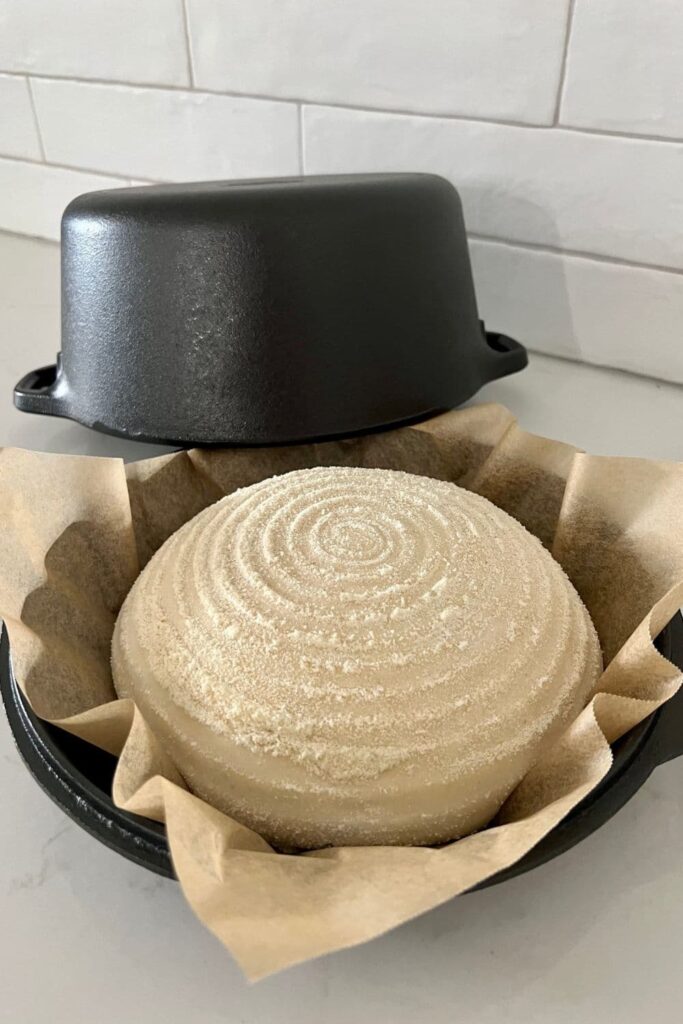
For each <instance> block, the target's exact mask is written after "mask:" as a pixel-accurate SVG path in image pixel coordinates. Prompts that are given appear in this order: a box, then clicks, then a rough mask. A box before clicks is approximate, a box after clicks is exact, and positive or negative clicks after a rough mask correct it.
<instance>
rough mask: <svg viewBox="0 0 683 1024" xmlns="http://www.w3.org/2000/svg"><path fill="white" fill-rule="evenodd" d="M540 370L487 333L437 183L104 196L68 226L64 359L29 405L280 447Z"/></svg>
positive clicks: (44, 373)
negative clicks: (510, 375)
mask: <svg viewBox="0 0 683 1024" xmlns="http://www.w3.org/2000/svg"><path fill="white" fill-rule="evenodd" d="M525 365H526V353H525V350H524V348H523V347H522V346H521V345H519V344H518V343H517V342H515V341H512V340H511V339H510V338H506V337H505V336H503V335H500V334H492V333H487V332H485V331H484V329H483V325H482V324H481V323H480V320H479V317H478V313H477V304H476V299H475V294H474V285H473V281H472V271H471V267H470V259H469V252H468V248H467V239H466V235H465V225H464V222H463V216H462V209H461V205H460V200H459V198H458V194H457V192H456V191H455V189H454V188H453V186H452V185H451V184H450V183H449V182H447V181H445V180H444V179H443V178H440V177H437V176H436V175H430V174H373V175H342V176H330V177H310V178H308V177H307V178H281V179H272V180H259V181H236V182H200V183H196V184H182V185H154V186H147V187H142V188H129V189H114V190H108V191H103V192H90V193H88V194H86V195H83V196H80V197H79V198H77V199H75V200H74V201H73V202H72V203H70V205H69V206H68V207H67V209H66V211H65V212H64V216H63V218H62V348H61V353H60V355H59V357H58V359H57V362H56V364H55V365H53V366H47V367H43V368H41V369H39V370H34V371H32V372H31V373H29V374H27V375H26V376H25V377H24V378H23V379H22V380H21V381H20V382H19V383H18V384H17V386H16V388H15V391H14V401H15V404H16V405H17V407H18V408H19V409H23V410H25V411H27V412H39V413H45V414H48V415H52V416H66V417H69V418H71V419H74V420H77V421H78V422H80V423H83V424H85V425H87V426H89V427H94V428H95V429H97V430H102V431H105V432H108V433H113V434H119V435H122V436H124V437H129V438H134V439H139V440H145V441H158V442H162V443H173V444H179V445H194V444H282V443H292V442H301V441H310V440H319V439H322V438H325V437H334V436H341V435H345V434H351V433H357V432H360V431H367V430H376V429H381V428H384V427H389V426H395V425H397V424H399V423H405V422H409V421H412V420H416V419H419V418H421V417H425V416H428V415H431V414H434V413H437V412H441V411H443V410H445V409H449V408H452V407H454V406H456V405H458V404H460V403H462V402H464V401H465V400H466V399H468V398H470V397H471V396H472V395H473V394H474V393H475V392H476V391H477V390H478V389H479V388H480V387H481V386H482V384H484V383H486V382H488V381H490V380H493V379H495V378H497V377H501V376H504V375H505V374H508V373H513V372H515V371H516V370H520V369H522V368H523V367H524V366H525Z"/></svg>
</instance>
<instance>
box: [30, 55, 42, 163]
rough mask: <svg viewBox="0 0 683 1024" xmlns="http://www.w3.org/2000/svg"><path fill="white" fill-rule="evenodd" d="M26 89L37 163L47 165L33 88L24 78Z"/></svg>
mask: <svg viewBox="0 0 683 1024" xmlns="http://www.w3.org/2000/svg"><path fill="white" fill-rule="evenodd" d="M26 88H27V89H28V98H29V102H30V104H31V111H32V112H33V123H34V125H35V128H36V134H37V136H38V148H39V149H40V160H39V161H37V162H38V163H43V164H44V163H47V156H46V155H45V143H44V142H43V133H42V131H41V129H40V120H39V118H38V110H37V108H36V98H35V96H34V95H33V87H32V85H31V79H30V77H29V76H28V75H27V76H26Z"/></svg>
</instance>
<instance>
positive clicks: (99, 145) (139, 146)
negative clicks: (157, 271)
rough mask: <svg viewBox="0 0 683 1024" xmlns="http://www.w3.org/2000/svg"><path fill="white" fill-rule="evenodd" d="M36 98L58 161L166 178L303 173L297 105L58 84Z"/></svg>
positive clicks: (45, 83) (46, 84) (36, 89)
mask: <svg viewBox="0 0 683 1024" xmlns="http://www.w3.org/2000/svg"><path fill="white" fill-rule="evenodd" d="M33 94H34V98H35V104H36V110H37V113H38V120H39V122H40V128H41V132H42V137H43V143H44V146H45V152H46V156H47V159H48V160H51V161H54V162H55V163H61V164H69V165H73V166H76V167H87V168H90V169H92V170H96V171H106V172H109V173H113V174H122V175H126V176H129V177H132V178H152V179H160V180H182V179H192V178H195V179H197V178H198V179H203V178H209V179H210V178H238V177H240V176H243V177H259V176H268V175H278V174H282V175H289V174H298V172H299V148H298V138H299V127H298V115H297V109H296V106H295V104H289V103H280V102H271V101H270V100H254V99H243V98H241V97H232V96H216V95H211V94H209V93H195V92H184V91H181V90H172V91H171V90H164V89H138V88H130V87H125V86H118V85H95V84H92V83H84V82H66V81H60V80H58V79H40V80H38V79H35V80H34V81H33Z"/></svg>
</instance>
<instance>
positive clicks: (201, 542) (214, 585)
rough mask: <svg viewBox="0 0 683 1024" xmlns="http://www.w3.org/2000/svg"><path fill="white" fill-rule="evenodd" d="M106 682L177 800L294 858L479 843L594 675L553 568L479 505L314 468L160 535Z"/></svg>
mask: <svg viewBox="0 0 683 1024" xmlns="http://www.w3.org/2000/svg"><path fill="white" fill-rule="evenodd" d="M112 665H113V672H114V682H115V685H116V689H117V691H118V693H119V694H120V695H122V696H131V697H133V698H134V699H135V701H136V702H137V704H138V706H139V708H140V710H141V711H142V714H143V715H144V717H145V718H146V720H147V721H148V723H149V724H150V726H151V727H152V729H153V731H154V732H155V734H156V735H157V737H158V738H159V740H160V741H161V743H162V744H163V745H164V747H165V749H166V750H167V751H168V753H169V754H170V755H171V757H172V759H173V760H174V762H175V763H176V765H177V767H178V769H179V770H180V772H181V773H182V775H183V777H184V778H185V780H186V781H187V784H188V786H189V787H190V789H191V790H192V791H193V792H195V793H196V794H198V795H199V796H201V797H203V798H204V799H205V800H207V801H208V802H209V803H211V804H213V805H214V806H215V807H218V808H219V809H221V810H223V811H225V812H226V813H228V814H230V815H231V816H233V817H234V818H235V819H237V820H238V821H240V822H242V823H244V824H245V825H248V826H250V827H251V828H253V829H255V830H256V831H257V832H259V833H260V834H261V835H262V836H264V837H265V838H266V839H268V840H269V841H270V842H272V843H273V844H275V845H277V846H279V847H281V848H285V849H296V848H311V847H319V846H324V845H328V844H334V845H361V844H377V843H394V844H398V843H400V844H426V843H438V842H443V841H446V840H449V839H453V838H456V837H458V836H461V835H464V834H466V833H468V832H471V831H473V830H474V829H477V828H480V827H481V826H483V825H484V824H486V823H487V822H488V821H489V820H490V819H491V817H492V816H493V815H494V814H495V813H496V811H497V810H498V808H499V807H500V805H501V804H502V802H503V800H504V799H505V797H506V796H507V795H508V794H509V793H510V791H511V790H512V789H513V788H514V786H515V785H516V784H517V783H518V782H519V781H520V779H521V778H522V776H523V775H524V774H525V773H526V772H527V771H528V769H529V767H530V766H531V765H532V764H533V763H534V761H535V760H536V759H537V758H538V756H539V754H540V753H541V752H542V751H543V750H544V749H545V746H546V745H547V744H548V743H550V742H551V741H552V740H553V739H554V738H555V737H556V736H557V735H558V733H559V732H560V731H561V730H562V729H563V728H564V727H565V726H566V725H567V724H568V723H569V722H570V721H571V720H572V718H573V717H574V716H575V715H576V714H577V713H578V711H579V710H580V708H581V707H582V705H583V704H584V702H585V701H586V699H587V696H588V694H589V692H590V690H591V688H592V686H593V684H594V682H595V680H596V679H597V677H598V674H599V673H600V671H601V657H600V649H599V644H598V639H597V636H596V633H595V630H594V628H593V625H592V623H591V621H590V618H589V616H588V613H587V611H586V609H585V608H584V606H583V604H582V603H581V601H580V599H579V597H578V595H577V594H576V591H575V590H574V588H573V587H572V585H571V583H570V582H569V580H568V579H567V577H566V576H565V574H564V572H563V571H562V569H561V568H560V566H559V565H558V564H557V562H555V561H554V560H553V558H552V557H551V556H550V555H549V554H548V552H547V551H546V550H545V549H544V548H543V547H542V545H541V544H540V542H539V541H538V540H536V538H535V537H533V536H532V535H531V534H530V533H528V532H527V530H525V529H524V527H522V526H521V525H520V524H519V523H518V522H516V521H515V520H514V519H512V518H511V517H510V516H508V515H506V514H505V513H504V512H502V511H501V510H500V509H498V508H496V507H495V506H494V505H492V504H491V503H490V502H489V501H487V500H486V499H485V498H482V497H480V496H478V495H476V494H472V493H470V492H468V491H465V490H463V489H461V488H460V487H456V486H455V485H454V484H450V483H444V482H441V481H436V480H431V479H427V478H425V477H420V476H412V475H410V474H407V473H399V472H393V471H390V470H378V469H353V468H327V469H308V470H300V471H297V472H294V473H287V474H285V475H283V476H278V477H271V478H270V479H268V480H265V481H263V482H262V483H259V484H255V485H253V486H252V487H247V488H244V489H243V490H240V491H237V492H235V493H234V494H231V495H230V496H228V497H227V498H223V499H222V500H221V501H219V502H217V503H216V504H215V505H212V506H211V507H210V508H207V509H205V511H203V512H201V513H200V514H199V515H198V516H196V517H195V518H194V519H193V520H191V521H190V522H189V523H187V524H186V525H185V526H183V527H182V528H181V529H180V530H178V531H177V532H176V533H175V534H174V535H173V536H172V537H170V538H169V540H168V541H166V543H165V544H164V545H163V547H162V548H161V549H160V550H159V551H158V552H157V553H156V555H155V556H154V557H153V558H152V560H151V562H150V563H149V565H148V566H147V567H146V568H145V569H144V570H143V572H142V573H141V575H140V577H139V578H138V580H137V582H136V583H135V585H134V586H133V588H132V590H131V592H130V594H129V595H128V597H127V599H126V602H125V604H124V606H123V608H122V610H121V614H120V615H119V618H118V621H117V623H116V630H115V633H114V640H113V655H112Z"/></svg>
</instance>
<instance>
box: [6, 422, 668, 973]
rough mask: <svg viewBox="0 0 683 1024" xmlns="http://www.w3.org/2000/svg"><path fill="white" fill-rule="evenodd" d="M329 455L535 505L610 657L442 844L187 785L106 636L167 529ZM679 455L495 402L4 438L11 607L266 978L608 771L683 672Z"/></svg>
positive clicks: (474, 871)
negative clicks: (579, 699) (550, 426)
mask: <svg viewBox="0 0 683 1024" xmlns="http://www.w3.org/2000/svg"><path fill="white" fill-rule="evenodd" d="M318 465H360V466H377V467H386V468H395V469H403V470H406V471H408V472H414V473H420V474H422V475H425V476H431V477H436V478H439V479H446V480H452V481H455V482H457V483H459V484H461V485H463V486H465V487H468V488H469V489H471V490H474V491H477V492H479V493H480V494H483V495H485V496H486V497H488V498H490V499H491V500H492V501H494V502H495V503H496V504H497V505H499V506H500V507H501V508H504V509H505V510H506V511H508V512H509V513H511V514H512V515H513V516H515V517H516V518H517V519H519V520H520V521H521V522H523V523H524V524H525V525H526V526H527V527H528V528H529V529H530V530H531V531H532V532H533V533H535V534H536V535H537V536H538V537H540V538H541V539H542V540H543V542H544V543H545V544H546V545H547V546H548V547H550V548H551V550H552V552H553V554H554V555H555V557H556V558H557V559H558V560H559V561H560V562H561V563H562V565H563V566H564V568H565V569H566V571H567V573H568V574H569V576H570V577H571V579H572V580H573V582H574V584H575V585H576V587H577V589H578V591H579V593H580V594H581V596H582V598H583V600H584V601H585V603H586V605H587V607H588V609H589V611H590V612H591V615H592V616H593V619H594V622H595V624H596V627H597V629H598V632H599V634H600V639H601V643H602V646H603V650H604V652H605V657H606V662H607V668H606V670H605V672H604V674H603V676H602V678H601V679H600V682H599V685H598V688H597V692H596V693H595V695H594V697H593V699H592V700H591V702H590V704H589V705H588V706H587V707H586V708H585V709H584V711H583V712H582V713H581V714H580V715H579V717H578V718H577V719H576V721H575V722H574V723H573V725H572V726H571V727H570V728H569V729H568V730H567V732H566V733H565V735H564V736H563V738H562V739H561V741H560V742H558V744H557V745H556V747H555V748H554V749H553V750H552V751H551V752H550V754H549V755H548V756H547V757H545V758H544V759H543V761H542V762H541V763H539V764H537V765H536V767H535V768H534V769H533V770H532V771H531V772H530V773H529V775H528V776H527V777H526V778H525V779H524V781H523V782H522V783H521V784H520V786H518V788H517V789H516V790H515V792H514V793H513V794H512V796H511V797H510V798H509V800H508V801H507V803H506V804H505V806H504V808H503V809H502V811H501V813H500V815H499V816H498V818H497V819H496V821H495V822H494V824H493V826H492V827H489V828H487V829H485V830H484V831H482V832H480V833H477V834H475V835H472V836H469V837H467V838H465V839H461V840H460V841H459V842H456V843H452V844H451V845H449V846H446V847H444V848H442V849H425V848H413V847H364V848H363V847H355V848H340V849H326V850H318V851H315V852H311V853H306V854H302V855H299V856H291V855H283V854H279V853H275V852H274V851H272V850H271V848H270V847H269V846H268V845H267V843H266V842H265V841H264V840H263V839H261V838H260V837H259V836H257V835H256V834H255V833H253V832H251V831H250V830H249V829H247V828H244V827H243V826H241V825H239V824H237V823H236V822H235V821H232V820H231V819H230V818H228V817H226V816H225V815H223V814H221V813H220V812H218V811H216V810H215V809H213V808H212V807H210V806H209V805H208V804H206V803H204V802H203V801H201V800H199V799H198V798H197V797H195V796H193V795H192V794H190V793H189V792H188V791H187V790H186V789H185V788H184V785H183V782H182V779H181V778H180V777H179V775H178V773H177V772H176V770H175V768H174V767H173V765H172V764H171V762H170V761H169V759H168V758H167V757H166V756H165V755H164V753H163V751H162V750H161V749H160V748H159V746H158V744H157V743H156V741H155V739H154V737H153V736H152V734H151V732H150V730H149V729H148V727H147V726H146V724H145V722H144V721H143V719H142V717H141V715H140V713H139V712H138V710H137V709H136V708H135V707H134V705H133V704H132V702H131V701H127V700H116V699H115V696H114V691H113V689H112V683H111V675H110V670H109V645H110V640H111V634H112V629H113V626H114V621H115V617H116V614H117V612H118V609H119V607H120V605H121V603H122V601H123V598H124V597H125V595H126V593H127V591H128V589H129V587H130V586H131V584H132V582H133V581H134V579H135V577H136V575H137V574H138V572H139V571H140V568H141V567H142V566H143V565H144V564H145V563H146V562H147V560H148V559H149V558H150V556H151V555H152V553H153V552H154V551H155V550H156V549H157V548H158V547H159V545H160V544H161V543H162V542H163V541H164V540H165V539H166V537H168V536H169V535H170V534H171V533H172V532H173V531H174V530H175V529H177V528H178V527H179V526H180V525H181V524H182V523H184V522H185V521H186V520H187V519H189V518H191V517H192V516H194V515H195V514H196V513H197V512H199V511H200V510H201V509H203V508H204V507H206V506H207V505H208V504H210V503H212V502H213V501H215V500H217V499H218V498H220V497H222V496H223V495H224V494H227V493H230V492H231V491H233V490H234V489H236V488H237V487H241V486H245V485H247V484H251V483H254V482H256V481H258V480H261V479H263V478H265V477H268V476H271V475H272V474H274V473H283V472H286V471H288V470H291V469H295V468H300V467H307V466H318ZM681 509H683V465H679V464H675V463H666V462H653V461H646V460H641V459H623V458H604V457H595V456H590V455H586V454H583V453H581V452H579V451H578V450H577V449H575V448H573V447H571V446H569V445H566V444H560V443H559V442H557V441H551V440H547V439H545V438H541V437H536V436H534V435H531V434H528V433H525V432H524V431H522V430H520V429H519V427H518V426H517V424H516V422H515V420H514V418H513V416H512V415H511V413H509V412H508V411H507V410H506V409H504V408H502V407H501V406H497V405H481V406H476V407H473V408H470V409H466V410H461V411H456V412H451V413H448V414H446V415H444V416H440V417H438V418H436V419H433V420H430V421H428V422H426V423H422V424H419V425H417V426H412V427H408V428H404V429H401V430H397V431H393V432H391V433H386V434H375V435H371V436H367V437H363V438H356V439H352V440H346V441H339V442H330V443H326V444H318V445H303V446H297V447H291V448H274V449H250V450H244V449H243V450H218V451H217V450H195V451H190V452H179V453H176V454H171V455H167V456H162V457H160V458H156V459H150V460H148V461H145V462H137V463H133V464H131V465H128V466H124V464H123V462H122V461H121V460H119V459H99V458H86V457H78V456H74V457H72V456H60V455H44V454H38V453H34V452H27V451H22V450H18V449H3V450H0V614H1V615H2V617H3V618H4V620H5V622H6V625H7V628H8V630H9V636H10V643H11V650H12V658H13V664H14V669H15V672H16V675H17V678H18V679H19V681H20V683H21V685H22V686H23V688H24V692H25V693H26V695H27V696H28V698H29V700H30V702H31V704H32V706H33V708H34V709H35V711H36V712H37V713H38V714H39V715H41V716H42V717H44V718H47V719H50V720H51V721H56V722H58V724H60V725H61V726H62V727H63V728H65V729H68V730H69V731H71V732H73V733H76V734H77V735H78V736H81V737H83V738H85V739H87V740H90V741H91V742H93V743H96V744H98V745H100V746H101V747H103V748H104V749H106V750H108V751H110V752H111V753H114V754H116V755H120V759H119V763H118V768H117V772H116V777H115V780H114V800H115V802H116V803H117V804H118V806H120V807H123V808H126V809H128V810H131V811H135V812H136V813H137V814H143V815H148V816H149V817H151V818H155V819H157V820H158V821H165V823H166V828H167V831H168V838H169V844H170V848H171V852H172V857H173V863H174V866H175V870H176V872H177V875H178V877H179V879H180V883H181V885H182V888H183V891H184V893H185V896H186V897H187V899H188V901H189V903H190V905H191V906H192V907H193V909H194V911H195V913H196V914H197V915H198V917H199V918H200V920H202V921H203V922H204V924H205V925H206V926H207V927H208V928H210V929H211V931H213V932H214V934H215V935H217V936H218V938H219V939H220V940H221V941H222V942H223V943H224V945H225V946H226V947H227V948H228V949H229V950H230V951H231V952H232V954H233V955H234V956H235V958H236V959H237V961H238V962H239V963H240V965H241V966H242V968H243V970H244V971H245V973H246V974H247V975H248V976H249V977H250V978H252V979H255V978H259V977H263V976H265V975H267V974H269V973H271V972H273V971H276V970H279V969H281V968H283V967H286V966H288V965H290V964H294V963H296V962H298V961H301V960H305V959H307V958H310V957H314V956H319V955H320V954H322V953H326V952H329V951H331V950H334V949H340V948H342V947H345V946H351V945H354V944H356V943H360V942H364V941H365V940H367V939H370V938H372V937H373V936H375V935H378V934H380V933H381V932H383V931H386V930H387V929H389V928H392V927H394V926H395V925H397V924H400V923H401V922H402V921H406V920H408V919H409V918H410V917H412V916H414V915H416V914H419V913H421V912H423V911H425V910H428V909H429V908H430V907H433V906H435V905H436V904H438V903H441V902H442V901H444V900H447V899H449V898H450V897H452V896H455V895H456V894H458V893H460V892H463V891H464V890H466V889H468V888H470V887H471V886H473V885H476V884H477V883H478V882H480V881H482V880H483V879H485V878H486V877H487V876H489V875H491V874H493V873H495V872H497V871H499V870H500V869H502V868H505V867H508V866H509V865H510V864H512V863H514V861H516V860H517V859H518V858H520V857H521V856H523V855H524V854H525V853H526V852H527V851H528V850H529V849H531V847H533V846H534V845H535V843H537V842H538V841H539V840H540V839H541V838H542V837H543V836H544V835H545V834H546V833H547V832H548V831H549V830H550V829H551V828H552V827H553V826H554V825H555V824H557V823H558V822H559V821H560V820H561V818H562V817H563V816H564V815H565V814H567V812H568V811H569V810H570V809H571V808H572V807H573V806H574V805H575V804H577V803H578V802H579V801H580V800H581V799H582V798H583V797H584V796H585V795H586V794H587V793H588V792H589V791H590V790H591V789H592V788H593V787H594V786H595V785H596V784H597V783H598V781H599V780H600V779H601V778H602V777H603V776H604V775H605V774H606V772H607V771H608V770H609V767H610V764H611V761H612V754H611V751H610V747H609V743H611V742H614V740H616V739H617V738H618V737H619V736H621V735H623V733H624V732H626V731H627V730H628V729H630V728H631V727H632V726H634V725H635V724H636V723H638V722H639V721H641V719H643V718H645V717H646V716H647V715H649V714H650V713H651V712H652V711H653V710H654V709H655V708H656V707H658V706H659V705H660V704H661V703H663V702H664V701H665V700H667V699H668V698H669V697H671V696H672V695H673V694H674V693H675V692H676V690H677V689H678V687H679V685H680V683H681V679H682V677H681V675H680V673H679V671H678V669H676V668H675V666H674V665H672V664H671V663H670V662H669V661H667V660H666V659H665V658H663V657H662V656H661V655H660V654H658V653H657V651H656V650H655V648H654V646H653V644H652V639H653V638H654V637H655V636H656V635H657V633H658V632H659V631H660V630H661V629H662V628H663V627H664V626H665V625H666V623H667V622H668V621H669V619H670V618H671V616H672V615H673V614H674V613H675V612H676V610H677V609H678V608H679V606H680V605H681V604H682V603H683V531H682V530H681V521H682V518H681Z"/></svg>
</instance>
